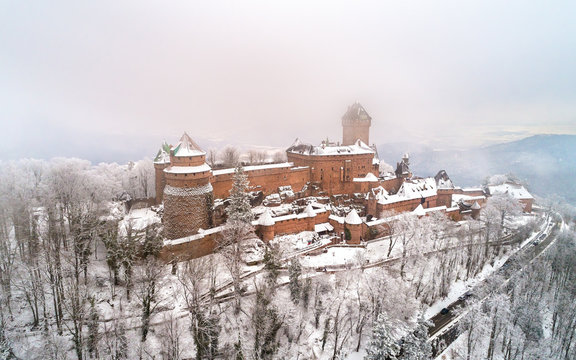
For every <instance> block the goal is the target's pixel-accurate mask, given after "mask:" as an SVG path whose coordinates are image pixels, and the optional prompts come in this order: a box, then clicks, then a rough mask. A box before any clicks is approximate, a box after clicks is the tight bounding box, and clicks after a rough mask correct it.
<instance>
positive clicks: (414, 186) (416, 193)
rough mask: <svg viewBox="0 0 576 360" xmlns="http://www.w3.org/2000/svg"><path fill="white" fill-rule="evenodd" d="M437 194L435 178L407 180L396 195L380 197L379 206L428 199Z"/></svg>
mask: <svg viewBox="0 0 576 360" xmlns="http://www.w3.org/2000/svg"><path fill="white" fill-rule="evenodd" d="M436 194H437V189H436V181H435V180H434V178H426V179H417V180H407V181H405V182H404V183H403V184H402V186H400V189H399V190H398V192H397V193H396V194H395V195H381V196H379V199H378V203H379V204H382V205H384V204H392V203H395V202H399V201H405V200H412V199H418V198H427V197H431V196H434V195H436Z"/></svg>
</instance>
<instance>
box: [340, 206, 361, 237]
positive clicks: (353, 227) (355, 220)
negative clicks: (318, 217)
mask: <svg viewBox="0 0 576 360" xmlns="http://www.w3.org/2000/svg"><path fill="white" fill-rule="evenodd" d="M344 224H345V226H346V229H347V230H348V231H350V239H349V240H348V243H350V244H360V237H362V219H360V216H358V213H357V212H356V210H354V209H352V211H350V212H349V213H348V215H346V218H345V219H344Z"/></svg>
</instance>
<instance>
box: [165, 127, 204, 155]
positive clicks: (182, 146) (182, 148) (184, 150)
mask: <svg viewBox="0 0 576 360" xmlns="http://www.w3.org/2000/svg"><path fill="white" fill-rule="evenodd" d="M171 150H172V151H174V156H198V155H206V153H205V152H204V151H203V150H202V149H201V148H200V146H198V144H196V142H194V140H192V138H191V137H190V136H189V135H188V134H187V133H184V134H183V135H182V137H181V138H180V141H178V143H177V144H176V145H174V146H173V147H172V149H171Z"/></svg>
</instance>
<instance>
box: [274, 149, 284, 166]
mask: <svg viewBox="0 0 576 360" xmlns="http://www.w3.org/2000/svg"><path fill="white" fill-rule="evenodd" d="M273 162H275V163H283V162H286V153H285V152H284V151H277V152H276V153H274V160H273Z"/></svg>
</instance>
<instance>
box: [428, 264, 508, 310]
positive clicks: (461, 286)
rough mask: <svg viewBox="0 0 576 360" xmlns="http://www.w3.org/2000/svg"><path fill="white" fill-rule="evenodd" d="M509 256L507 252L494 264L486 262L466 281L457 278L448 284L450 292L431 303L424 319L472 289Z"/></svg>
mask: <svg viewBox="0 0 576 360" xmlns="http://www.w3.org/2000/svg"><path fill="white" fill-rule="evenodd" d="M509 256H510V254H507V255H504V256H502V257H500V258H498V259H496V260H495V261H494V266H492V265H490V264H486V265H485V266H484V268H482V271H481V272H480V273H479V274H478V275H476V277H474V278H471V279H468V280H466V281H464V280H458V281H457V282H455V283H454V284H452V286H450V292H449V293H448V296H447V297H445V298H444V299H441V300H438V301H436V302H435V303H434V304H432V305H431V306H430V307H429V308H428V309H427V310H426V312H425V313H424V317H426V319H430V318H431V317H433V316H434V315H436V314H438V313H439V312H440V310H442V309H443V308H445V307H447V306H448V305H450V304H452V303H453V302H454V301H456V300H458V297H459V296H462V295H464V293H466V292H467V291H468V290H470V289H472V288H473V287H474V286H476V285H477V284H478V283H481V282H482V281H484V280H485V279H486V278H487V277H488V276H490V275H491V274H493V273H494V271H496V270H497V269H499V268H500V267H501V266H502V265H503V264H504V263H505V262H506V260H508V257H509Z"/></svg>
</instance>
